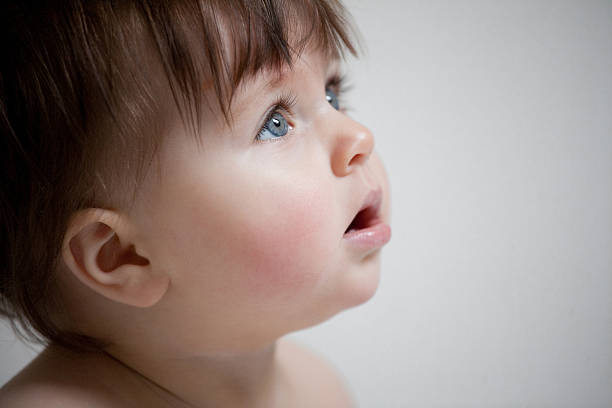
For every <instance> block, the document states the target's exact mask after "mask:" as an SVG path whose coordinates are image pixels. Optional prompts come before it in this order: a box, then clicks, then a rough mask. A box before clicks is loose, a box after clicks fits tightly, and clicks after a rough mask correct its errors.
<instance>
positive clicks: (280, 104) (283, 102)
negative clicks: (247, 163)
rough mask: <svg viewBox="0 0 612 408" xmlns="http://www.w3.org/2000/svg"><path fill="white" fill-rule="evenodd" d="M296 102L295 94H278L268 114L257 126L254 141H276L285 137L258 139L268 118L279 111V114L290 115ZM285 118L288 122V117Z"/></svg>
mask: <svg viewBox="0 0 612 408" xmlns="http://www.w3.org/2000/svg"><path fill="white" fill-rule="evenodd" d="M296 102H297V96H295V95H294V94H291V93H289V94H283V95H280V96H279V97H278V99H277V100H276V102H274V105H272V108H271V109H270V110H269V111H268V114H267V115H266V117H265V118H264V120H263V123H262V124H261V126H260V127H259V131H258V132H257V136H256V137H255V142H256V143H276V142H277V141H279V140H280V139H286V138H280V139H268V140H259V137H260V136H261V134H262V133H263V131H264V129H265V127H266V124H267V123H268V121H269V120H270V119H272V116H274V114H275V113H281V114H282V113H286V114H287V115H288V116H291V113H292V112H291V111H292V109H293V107H294V106H295V104H296ZM286 119H287V121H288V122H289V119H288V118H286Z"/></svg>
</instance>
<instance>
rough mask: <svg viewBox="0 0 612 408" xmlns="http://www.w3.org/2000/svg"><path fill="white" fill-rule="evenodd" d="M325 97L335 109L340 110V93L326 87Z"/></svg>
mask: <svg viewBox="0 0 612 408" xmlns="http://www.w3.org/2000/svg"><path fill="white" fill-rule="evenodd" d="M325 99H327V102H329V104H330V105H331V106H333V107H334V109H335V110H340V101H339V100H338V95H336V93H335V92H334V91H332V90H331V89H329V88H326V89H325Z"/></svg>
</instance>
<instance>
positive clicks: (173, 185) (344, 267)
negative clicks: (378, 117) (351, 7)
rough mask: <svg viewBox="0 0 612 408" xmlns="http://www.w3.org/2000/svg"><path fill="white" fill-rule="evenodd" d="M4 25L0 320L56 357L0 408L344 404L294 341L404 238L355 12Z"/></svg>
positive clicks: (375, 277) (247, 4)
mask: <svg viewBox="0 0 612 408" xmlns="http://www.w3.org/2000/svg"><path fill="white" fill-rule="evenodd" d="M0 20H1V21H0V31H1V35H0V43H1V44H2V45H1V51H2V55H3V58H2V59H1V61H0V155H1V157H0V177H1V178H2V183H1V184H0V242H2V248H1V249H0V313H1V315H2V316H3V317H5V318H6V319H7V320H8V321H10V323H11V325H12V326H13V328H14V330H15V332H16V333H17V334H18V335H19V336H21V337H22V338H23V339H26V340H31V341H37V342H39V343H41V344H43V345H44V346H45V349H44V350H43V351H42V352H41V354H40V355H39V356H38V357H37V358H36V359H35V360H33V361H32V362H31V363H30V364H29V365H28V366H27V367H26V368H25V369H24V370H22V371H21V372H20V373H19V374H18V375H17V376H15V377H14V378H13V379H12V380H11V381H10V382H9V383H7V384H6V385H5V386H4V387H3V388H2V390H0V405H3V406H4V404H6V406H38V405H40V404H41V403H44V404H47V403H51V405H48V406H54V405H52V403H55V404H56V405H57V406H63V407H64V406H67V407H72V406H149V407H156V406H223V407H232V406H249V407H260V406H261V407H269V408H272V407H281V406H282V407H297V406H333V407H341V406H349V405H350V404H351V403H350V398H349V397H348V394H347V393H346V392H345V391H344V389H345V388H344V386H343V385H342V381H341V380H340V377H339V376H338V375H337V374H336V373H335V372H334V370H333V369H330V367H329V365H328V364H327V363H325V362H324V360H322V359H320V358H318V357H317V356H316V355H314V354H312V353H310V352H308V351H307V350H306V349H305V348H303V347H300V346H299V345H297V344H294V343H293V342H292V341H291V340H289V339H281V337H283V336H284V335H285V334H288V333H290V332H294V331H297V330H300V329H304V328H306V327H310V326H312V325H315V324H318V323H321V322H322V321H324V320H326V319H328V318H330V317H332V316H334V315H336V314H337V313H339V312H341V311H342V310H345V309H348V308H350V307H353V306H356V305H358V304H361V303H363V302H365V301H367V300H368V299H369V298H371V297H372V296H373V294H374V293H375V291H376V288H377V286H378V281H379V268H380V257H379V254H380V251H379V250H380V248H381V247H382V246H383V245H385V244H386V243H387V242H388V241H389V239H390V227H389V226H388V224H387V223H388V219H389V186H388V182H387V178H386V175H385V171H384V168H383V166H382V162H381V160H380V158H379V157H378V156H377V155H376V153H375V152H374V139H373V135H372V134H371V132H370V131H369V130H368V129H367V128H366V127H364V126H363V125H361V124H360V123H358V122H357V121H355V120H353V119H352V118H351V117H350V116H349V115H348V114H347V112H346V110H345V109H344V106H343V103H342V102H343V99H342V90H343V79H342V78H343V72H342V61H343V59H344V57H345V56H346V55H356V53H357V52H356V50H357V48H356V44H355V32H354V30H353V29H352V28H351V23H350V18H349V16H348V13H347V12H346V10H345V9H344V7H343V6H342V4H341V3H340V2H339V1H337V0H299V1H298V0H253V1H246V0H240V1H239V0H234V1H226V0H223V1H222V0H173V1H152V0H121V1H111V0H61V1H60V0H55V1H27V0H26V1H9V2H4V3H2V6H0ZM109 390H113V392H110V393H109ZM9 404H10V405H9ZM44 404H43V405H44ZM133 404H135V405H133ZM45 406H47V405H45Z"/></svg>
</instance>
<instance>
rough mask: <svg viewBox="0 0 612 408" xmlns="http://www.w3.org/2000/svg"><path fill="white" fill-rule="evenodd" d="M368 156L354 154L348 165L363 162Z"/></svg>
mask: <svg viewBox="0 0 612 408" xmlns="http://www.w3.org/2000/svg"><path fill="white" fill-rule="evenodd" d="M366 158H367V156H366V155H364V154H361V153H358V154H356V155H355V156H353V157H352V158H351V160H350V161H349V163H348V165H349V167H350V166H353V165H355V164H362V163H363V162H364V161H365V160H366Z"/></svg>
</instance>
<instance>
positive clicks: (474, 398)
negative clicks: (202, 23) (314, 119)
mask: <svg viewBox="0 0 612 408" xmlns="http://www.w3.org/2000/svg"><path fill="white" fill-rule="evenodd" d="M347 5H348V8H349V10H350V11H351V12H352V13H353V15H354V17H355V19H356V21H357V25H358V26H359V29H360V31H361V33H362V35H363V39H364V44H365V46H366V48H367V54H366V56H365V57H364V58H362V59H361V60H360V61H357V62H356V63H353V64H352V65H351V69H350V72H349V73H350V75H349V79H350V82H352V83H353V84H354V85H355V90H354V91H353V92H351V94H350V98H349V105H350V106H351V107H352V108H353V111H352V115H353V116H355V117H356V118H357V119H359V120H360V121H362V122H364V123H365V124H367V125H368V126H369V127H370V128H371V129H372V130H373V131H374V133H375V135H376V137H377V140H376V142H377V148H378V151H379V152H380V153H381V155H382V156H383V158H384V160H385V162H386V165H387V169H388V171H389V174H390V178H391V183H392V187H393V204H392V205H393V222H392V227H393V239H392V241H391V243H390V244H389V245H388V246H387V248H386V249H385V250H384V253H383V255H384V256H383V273H382V280H381V285H380V288H379V291H378V293H377V295H376V296H375V297H374V298H373V299H372V300H371V301H370V302H369V303H367V304H365V305H363V306H360V307H358V308H356V309H352V310H349V311H347V312H344V313H342V314H340V315H338V316H336V317H335V318H333V319H331V320H330V321H328V322H326V323H324V324H322V325H320V326H317V327H315V328H312V329H309V330H305V331H302V332H300V333H298V334H296V335H295V336H296V337H297V338H299V339H300V340H302V341H303V342H305V343H307V344H310V345H311V346H312V347H313V348H315V349H316V350H318V351H319V352H320V353H321V354H323V355H325V356H326V357H327V358H328V359H329V360H331V361H332V362H333V363H334V364H335V365H336V366H337V367H338V368H339V369H340V370H341V371H342V372H343V373H344V375H345V376H346V379H347V381H348V383H349V384H350V387H351V389H352V391H353V393H354V394H355V396H356V399H357V400H358V401H359V404H360V406H362V407H545V406H548V407H610V406H612V109H611V105H612V1H609V0H605V1H604V0H602V1H594V0H590V1H577V0H575V1H552V0H551V1H543V0H515V1H477V0H469V1H462V2H459V1H436V0H426V1H390V0H388V1H377V2H374V1H366V0H351V1H348V2H347ZM12 338H13V337H12V335H11V334H10V331H9V330H8V329H3V330H2V331H0V353H1V354H0V359H1V360H0V366H1V368H0V383H3V382H5V381H7V380H8V378H10V376H12V375H13V374H14V373H15V372H16V370H18V368H19V367H20V366H22V365H23V364H25V363H26V361H27V359H28V358H29V357H30V356H31V355H32V353H31V352H28V351H27V349H25V348H24V347H23V346H21V345H20V344H18V343H15V341H14V340H12Z"/></svg>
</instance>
